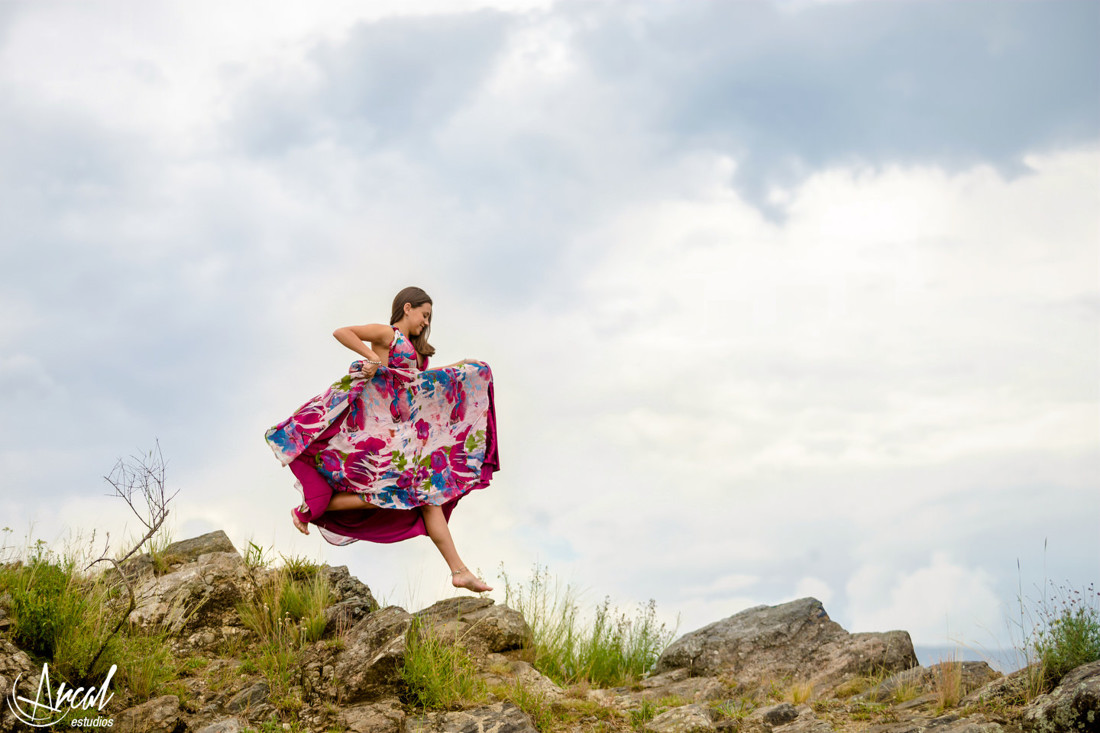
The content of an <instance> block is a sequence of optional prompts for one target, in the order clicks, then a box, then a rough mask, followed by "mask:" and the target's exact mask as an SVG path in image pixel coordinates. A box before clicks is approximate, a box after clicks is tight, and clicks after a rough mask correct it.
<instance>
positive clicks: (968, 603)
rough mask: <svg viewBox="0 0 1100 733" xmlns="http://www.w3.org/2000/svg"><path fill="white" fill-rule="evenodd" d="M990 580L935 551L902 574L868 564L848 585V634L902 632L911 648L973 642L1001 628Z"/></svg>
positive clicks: (1000, 611) (998, 603) (978, 570)
mask: <svg viewBox="0 0 1100 733" xmlns="http://www.w3.org/2000/svg"><path fill="white" fill-rule="evenodd" d="M993 585H994V581H993V576H992V574H991V573H989V572H988V571H986V570H983V569H982V568H975V567H966V566H965V565H962V564H959V563H957V562H955V561H953V560H952V559H951V557H950V556H949V554H948V553H945V552H936V553H934V554H933V556H932V557H931V559H930V560H929V561H928V564H927V565H925V566H924V567H920V568H917V569H915V570H911V571H906V570H901V569H898V568H890V567H887V566H884V565H876V564H867V565H864V566H863V567H861V568H860V569H859V571H858V572H856V573H855V574H854V575H853V576H852V578H851V579H850V580H849V581H848V585H847V595H848V603H849V607H850V609H851V612H850V618H851V624H852V628H851V629H849V630H850V631H887V630H890V629H904V630H906V631H908V632H909V634H910V636H911V637H912V638H913V641H914V642H915V643H919V644H945V643H948V642H966V643H972V642H974V641H975V640H976V638H977V632H978V631H979V630H984V631H988V630H995V629H997V628H998V627H1000V626H1001V625H1002V623H1003V615H1002V614H1003V607H1002V602H1003V599H1001V598H999V597H998V595H997V593H996V591H995V590H994V587H993Z"/></svg>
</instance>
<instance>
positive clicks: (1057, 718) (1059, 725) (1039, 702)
mask: <svg viewBox="0 0 1100 733" xmlns="http://www.w3.org/2000/svg"><path fill="white" fill-rule="evenodd" d="M1024 727H1026V728H1027V729H1028V730H1030V731H1034V733H1063V731H1066V732H1068V731H1080V732H1081V733H1085V731H1100V661H1096V662H1090V663H1089V664H1084V665H1081V666H1080V667H1078V668H1077V669H1075V670H1073V671H1072V672H1070V673H1069V674H1067V675H1066V676H1065V677H1063V678H1062V681H1061V682H1059V683H1058V686H1057V687H1056V688H1054V690H1053V691H1051V692H1050V693H1048V694H1046V695H1040V696H1039V697H1038V698H1036V699H1035V700H1034V701H1033V702H1032V703H1031V704H1030V705H1028V706H1027V712H1025V713H1024Z"/></svg>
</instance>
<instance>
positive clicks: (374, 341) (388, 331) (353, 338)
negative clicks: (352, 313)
mask: <svg viewBox="0 0 1100 733" xmlns="http://www.w3.org/2000/svg"><path fill="white" fill-rule="evenodd" d="M332 335H333V336H334V337H335V338H336V340H337V341H339V342H340V343H342V344H343V345H344V346H346V347H348V348H349V349H351V350H352V351H354V352H355V353H356V354H359V355H360V356H362V357H363V358H364V359H368V360H370V361H376V362H381V361H382V357H381V356H379V355H378V354H377V353H376V352H375V351H374V350H373V349H371V348H370V346H367V344H368V343H369V344H371V346H375V345H377V346H381V347H382V350H383V351H389V348H390V344H392V343H393V327H391V326H383V325H382V324H381V323H368V324H367V325H365V326H343V327H342V328H338V329H336V330H335V331H333V332H332Z"/></svg>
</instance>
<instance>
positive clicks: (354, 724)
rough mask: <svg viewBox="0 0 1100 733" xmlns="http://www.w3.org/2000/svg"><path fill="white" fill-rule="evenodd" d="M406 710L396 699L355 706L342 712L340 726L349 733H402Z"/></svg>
mask: <svg viewBox="0 0 1100 733" xmlns="http://www.w3.org/2000/svg"><path fill="white" fill-rule="evenodd" d="M405 717H406V716H405V710H404V708H402V707H401V702H400V701H399V700H397V699H396V698H390V699H387V700H380V701H378V702H374V703H367V704H365V705H354V706H352V707H350V708H346V709H345V710H342V711H341V712H340V724H341V725H343V726H344V728H345V729H346V730H347V731H349V733H401V730H402V728H403V727H404V725H405Z"/></svg>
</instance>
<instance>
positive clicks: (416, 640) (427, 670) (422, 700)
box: [401, 619, 487, 710]
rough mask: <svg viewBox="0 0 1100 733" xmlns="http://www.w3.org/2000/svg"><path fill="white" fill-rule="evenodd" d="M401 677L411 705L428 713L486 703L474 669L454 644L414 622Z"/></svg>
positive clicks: (430, 629) (475, 668) (470, 660)
mask: <svg viewBox="0 0 1100 733" xmlns="http://www.w3.org/2000/svg"><path fill="white" fill-rule="evenodd" d="M406 638H407V643H406V647H405V663H404V666H403V667H402V669H401V676H402V678H403V679H404V680H405V684H406V686H407V689H408V693H409V697H410V698H411V700H410V701H411V702H412V703H413V704H414V705H417V706H418V707H421V708H424V709H427V710H449V709H452V708H458V707H462V706H465V705H469V704H472V703H478V702H483V701H485V700H486V699H487V694H486V693H487V688H486V685H485V682H484V680H482V678H481V677H480V676H479V675H478V674H477V665H475V664H474V660H473V658H471V657H470V654H469V652H467V651H466V649H465V648H464V647H463V646H462V645H461V644H458V643H457V640H451V641H448V640H445V639H442V638H440V636H439V635H438V634H437V633H436V632H435V631H434V630H433V629H432V627H431V625H430V624H426V623H423V622H422V621H421V620H420V619H414V620H413V625H412V627H411V628H410V629H409V633H408V636H407V637H406Z"/></svg>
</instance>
